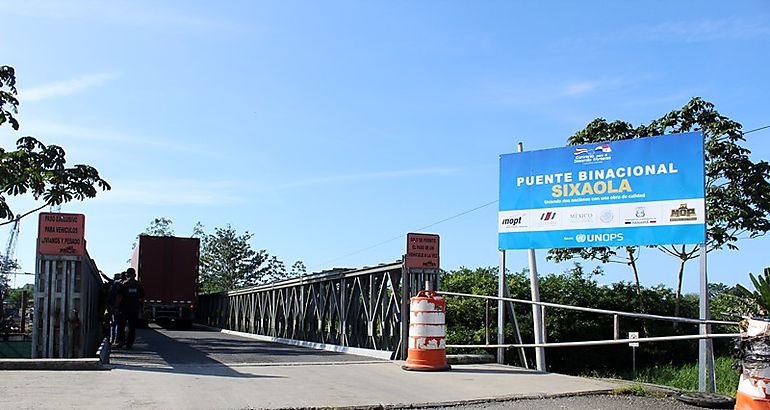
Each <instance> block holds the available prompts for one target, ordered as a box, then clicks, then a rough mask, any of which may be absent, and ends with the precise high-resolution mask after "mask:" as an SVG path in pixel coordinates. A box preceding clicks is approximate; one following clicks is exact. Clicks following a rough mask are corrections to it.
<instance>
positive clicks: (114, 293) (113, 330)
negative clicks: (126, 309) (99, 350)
mask: <svg viewBox="0 0 770 410" xmlns="http://www.w3.org/2000/svg"><path fill="white" fill-rule="evenodd" d="M99 273H100V274H101V275H102V277H103V278H104V279H105V280H106V281H107V283H108V284H109V285H110V290H109V294H108V295H107V309H108V310H109V313H110V343H117V341H118V322H119V320H118V317H119V314H118V292H119V291H120V287H121V286H122V285H121V282H123V280H124V279H125V273H124V272H120V273H116V274H115V277H114V278H113V279H110V277H109V276H107V275H105V274H104V273H102V272H101V271H100V272H99Z"/></svg>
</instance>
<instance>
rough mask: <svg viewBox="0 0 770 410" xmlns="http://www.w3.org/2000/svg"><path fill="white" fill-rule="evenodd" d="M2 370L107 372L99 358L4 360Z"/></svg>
mask: <svg viewBox="0 0 770 410" xmlns="http://www.w3.org/2000/svg"><path fill="white" fill-rule="evenodd" d="M0 370H106V368H105V367H104V366H102V362H101V361H100V360H99V358H98V357H94V358H84V359H2V360H0Z"/></svg>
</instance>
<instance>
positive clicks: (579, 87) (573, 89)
mask: <svg viewBox="0 0 770 410" xmlns="http://www.w3.org/2000/svg"><path fill="white" fill-rule="evenodd" d="M596 88H597V83H596V82H593V81H581V82H577V83H572V84H567V86H566V87H564V95H566V96H569V97H577V96H581V95H584V94H587V93H590V92H591V91H593V90H595V89H596Z"/></svg>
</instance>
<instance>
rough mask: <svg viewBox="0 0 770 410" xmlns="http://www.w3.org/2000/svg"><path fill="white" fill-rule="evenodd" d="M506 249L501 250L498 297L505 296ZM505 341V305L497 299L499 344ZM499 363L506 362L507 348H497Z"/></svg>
mask: <svg viewBox="0 0 770 410" xmlns="http://www.w3.org/2000/svg"><path fill="white" fill-rule="evenodd" d="M506 286H507V284H506V283H505V249H501V250H500V272H499V274H498V275H497V297H499V298H503V297H505V287H506ZM504 343H505V305H504V302H503V300H502V299H497V344H499V345H501V344H504ZM497 363H500V364H505V348H504V347H498V348H497Z"/></svg>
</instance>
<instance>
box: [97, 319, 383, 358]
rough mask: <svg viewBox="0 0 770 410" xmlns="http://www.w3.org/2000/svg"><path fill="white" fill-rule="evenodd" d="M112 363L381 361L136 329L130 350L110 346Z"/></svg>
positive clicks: (198, 332)
mask: <svg viewBox="0 0 770 410" xmlns="http://www.w3.org/2000/svg"><path fill="white" fill-rule="evenodd" d="M110 361H111V364H112V365H115V366H116V367H118V368H132V367H169V368H174V367H180V366H244V365H250V364H251V365H270V364H272V365H278V364H284V365H286V364H302V363H305V364H308V363H345V362H367V363H369V362H375V361H382V360H378V359H373V358H370V357H364V356H356V355H351V354H344V353H337V352H327V351H319V350H315V349H308V348H304V347H296V346H289V345H283V344H278V343H270V342H262V341H258V340H253V339H248V338H244V337H240V336H235V335H229V334H224V333H220V332H217V331H213V330H204V329H201V328H198V327H195V328H194V329H193V330H189V331H184V330H171V329H164V328H161V327H159V326H157V325H154V324H150V328H149V329H138V330H137V337H136V342H135V343H134V346H133V349H132V350H128V351H127V350H120V349H116V350H113V352H112V355H111V356H110Z"/></svg>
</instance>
